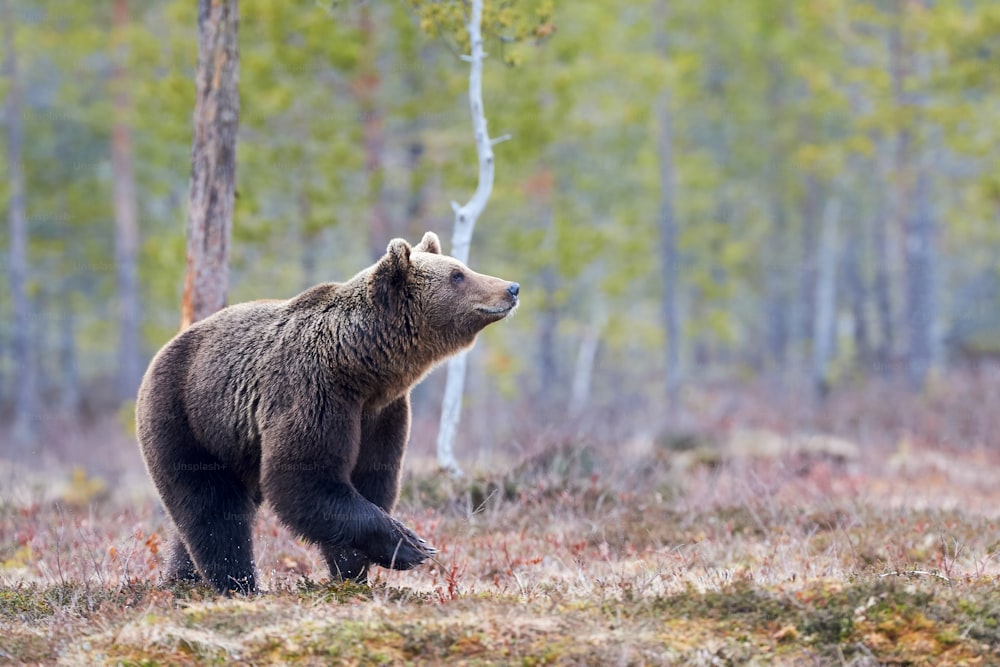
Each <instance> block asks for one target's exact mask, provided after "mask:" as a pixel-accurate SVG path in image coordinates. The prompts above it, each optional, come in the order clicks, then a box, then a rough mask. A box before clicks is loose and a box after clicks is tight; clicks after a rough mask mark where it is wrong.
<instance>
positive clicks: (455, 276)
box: [451, 270, 465, 285]
mask: <svg viewBox="0 0 1000 667" xmlns="http://www.w3.org/2000/svg"><path fill="white" fill-rule="evenodd" d="M464 280H465V274H464V273H462V272H461V271H457V270H456V271H452V272H451V282H452V283H453V284H455V285H459V284H461V283H462V282H463V281H464Z"/></svg>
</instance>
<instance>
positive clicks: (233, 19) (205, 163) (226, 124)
mask: <svg viewBox="0 0 1000 667" xmlns="http://www.w3.org/2000/svg"><path fill="white" fill-rule="evenodd" d="M238 28H239V2H238V0H198V73H197V76H196V80H195V84H196V95H197V98H196V101H195V109H194V146H193V148H192V150H191V184H190V195H189V196H190V206H189V210H188V242H187V274H186V275H185V277H184V300H183V302H182V304H181V328H184V327H187V326H189V325H191V324H192V323H194V322H197V321H198V320H201V319H203V318H205V317H208V316H209V315H211V314H212V313H214V312H215V311H217V310H219V309H220V308H223V307H224V306H225V305H226V298H227V292H228V290H229V243H230V237H231V236H232V226H233V205H234V203H235V193H236V130H237V127H238V125H239V111H240V102H239V94H238V84H239V50H238V48H237V39H236V38H237V31H238Z"/></svg>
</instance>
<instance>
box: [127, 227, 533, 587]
mask: <svg viewBox="0 0 1000 667" xmlns="http://www.w3.org/2000/svg"><path fill="white" fill-rule="evenodd" d="M518 291H519V286H518V284H517V283H512V282H508V281H506V280H501V279H500V278H493V277H491V276H486V275H482V274H479V273H476V272H474V271H472V270H470V269H469V268H468V267H466V266H465V265H464V264H462V263H461V262H459V261H458V260H456V259H454V258H451V257H447V256H445V255H442V254H441V245H440V242H439V241H438V237H437V236H436V235H435V234H433V233H432V232H428V233H427V234H425V235H424V237H423V239H422V240H421V242H420V243H419V244H418V245H417V246H414V247H412V248H411V247H410V245H409V244H408V243H407V242H406V241H404V240H402V239H394V240H393V241H392V242H390V243H389V246H388V249H387V251H386V254H385V255H384V256H383V257H382V258H381V259H380V260H379V261H378V262H377V263H376V264H375V265H374V266H372V267H369V268H368V269H365V270H364V271H361V272H360V273H358V274H357V275H356V276H354V277H353V278H351V279H350V280H349V281H347V282H346V283H325V284H321V285H317V286H315V287H313V288H311V289H308V290H306V291H305V292H303V293H302V294H299V295H298V296H296V297H294V298H291V299H288V300H287V301H255V302H250V303H241V304H237V305H234V306H230V307H228V308H225V309H223V310H221V311H219V312H217V313H215V314H214V315H212V316H211V317H208V318H206V319H204V320H202V321H200V322H197V323H195V324H194V325H192V326H191V327H189V328H187V329H185V330H184V331H182V332H181V333H179V334H178V335H177V336H176V337H174V338H173V340H171V341H170V342H169V343H167V344H166V345H165V346H164V347H163V349H161V350H160V352H159V353H158V354H157V355H156V357H155V358H154V359H153V361H152V362H151V363H150V366H149V369H148V370H147V371H146V375H145V377H144V378H143V381H142V386H141V387H140V388H139V396H138V401H137V405H136V424H137V430H138V437H139V444H140V447H141V449H142V455H143V457H144V459H145V461H146V468H147V470H148V471H149V474H150V476H151V477H152V478H153V482H154V483H155V485H156V488H157V490H158V491H159V493H160V497H161V498H162V499H163V504H164V505H165V506H166V509H167V512H168V514H169V515H170V518H171V519H172V520H173V522H174V524H175V526H176V529H177V530H176V534H175V535H174V537H173V539H172V543H171V547H170V555H169V563H168V565H167V568H168V569H167V573H166V578H167V579H168V580H184V579H187V580H199V579H202V578H203V579H204V580H205V581H207V582H208V583H209V584H211V585H212V586H214V587H215V588H216V589H217V590H219V591H220V592H230V591H241V592H247V593H249V592H253V591H255V590H256V588H257V585H256V580H255V575H254V560H253V543H252V538H251V532H252V528H253V522H254V516H255V513H256V511H257V508H258V506H259V505H260V503H261V502H262V501H264V500H266V501H267V502H268V503H270V505H271V507H272V508H273V509H274V511H275V513H276V514H277V515H278V517H279V518H280V519H281V520H282V521H283V522H284V523H285V524H286V525H288V527H289V528H291V529H292V530H293V531H294V532H295V533H296V534H298V535H300V536H302V537H303V538H305V539H307V540H309V541H311V542H314V543H315V544H317V545H319V547H320V549H321V550H322V552H323V555H324V557H325V558H326V561H327V563H328V565H329V566H330V571H331V575H332V576H334V577H340V578H345V579H346V578H351V579H356V580H361V581H364V580H365V578H366V576H367V570H368V567H369V565H370V564H372V563H375V564H378V565H381V566H382V567H388V568H395V569H398V570H405V569H409V568H412V567H415V566H417V565H419V564H420V563H422V562H423V561H424V560H426V559H427V558H428V557H430V556H432V555H433V554H434V549H433V548H431V547H430V546H428V545H427V544H426V543H425V542H424V540H422V539H420V538H419V537H417V536H416V535H415V534H414V533H413V532H412V531H410V530H409V529H408V528H406V527H405V526H403V525H402V524H401V523H399V522H398V521H396V520H395V519H393V518H392V517H391V516H390V512H392V509H393V506H394V505H395V503H396V498H397V496H398V494H399V478H400V466H401V462H402V458H403V451H404V449H405V448H406V443H407V440H408V438H409V430H410V402H409V396H410V390H411V389H412V387H413V386H414V385H415V384H416V383H417V382H419V381H420V379H421V378H423V377H424V375H426V374H427V373H428V372H429V371H430V370H431V369H432V368H433V367H434V366H435V365H436V364H438V363H440V362H441V361H442V360H444V359H445V358H447V357H449V356H451V355H453V354H455V353H456V352H459V351H461V350H462V349H464V348H468V347H470V346H471V345H472V344H473V342H474V341H475V338H476V334H478V333H479V331H481V330H482V329H483V328H484V327H485V326H487V325H488V324H490V323H492V322H496V321H498V320H501V319H503V318H504V317H506V316H507V315H508V314H509V313H510V312H511V311H512V310H513V309H514V308H515V307H516V306H517V303H518Z"/></svg>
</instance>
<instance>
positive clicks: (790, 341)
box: [0, 0, 1000, 465]
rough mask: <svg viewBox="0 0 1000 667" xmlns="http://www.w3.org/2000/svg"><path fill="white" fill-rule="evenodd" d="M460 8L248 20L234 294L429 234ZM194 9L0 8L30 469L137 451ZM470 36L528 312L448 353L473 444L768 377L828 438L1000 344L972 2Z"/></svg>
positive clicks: (638, 428)
mask: <svg viewBox="0 0 1000 667" xmlns="http://www.w3.org/2000/svg"><path fill="white" fill-rule="evenodd" d="M458 12H460V10H459V9H458V8H457V6H455V5H449V4H447V3H444V4H440V3H409V4H406V3H323V2H317V3H312V4H310V3H306V4H302V5H301V6H295V7H294V8H291V7H287V6H285V5H283V4H282V3H278V2H275V1H273V0H245V1H244V2H243V3H242V6H241V24H240V33H239V40H240V41H239V47H240V57H241V62H240V81H239V86H240V98H241V111H240V128H239V140H238V149H237V192H238V195H237V201H236V209H235V216H234V218H235V222H234V227H233V242H232V277H231V283H230V284H231V291H230V302H231V303H232V302H238V301H243V300H248V299H255V298H265V297H267V298H284V297H288V296H291V295H293V294H295V293H297V292H298V291H300V290H301V289H303V288H305V287H306V286H308V285H311V284H314V283H316V282H320V281H323V280H342V279H345V278H347V277H349V276H350V275H352V274H353V273H354V272H356V271H357V270H359V269H361V268H363V267H364V266H366V265H368V264H369V263H370V262H371V261H373V260H374V258H375V257H377V256H379V255H380V254H381V253H382V252H383V251H384V248H385V245H386V243H387V241H388V239H390V238H392V237H394V236H404V237H406V238H408V239H410V240H411V241H416V240H417V239H419V237H420V235H421V234H422V232H423V231H425V230H428V229H430V230H435V231H437V232H438V233H439V234H441V235H442V237H443V238H444V239H445V240H446V246H447V238H448V236H449V232H450V227H451V208H450V202H451V201H452V200H458V201H464V200H465V199H466V198H467V197H468V194H469V193H471V191H472V190H473V189H474V186H475V179H476V169H475V146H474V143H473V141H472V139H471V132H470V127H469V120H468V109H467V104H466V102H465V94H466V86H467V67H468V65H467V63H465V62H463V61H462V60H461V59H460V58H459V54H460V53H462V52H463V49H465V48H467V45H466V44H465V43H464V42H463V39H465V37H464V33H463V32H462V31H461V30H456V29H455V27H454V26H456V25H459V24H460V21H461V16H460V15H459V13H458ZM195 24H196V16H195V8H194V7H193V6H192V4H191V3H188V2H155V3H154V2H143V1H138V0H133V1H131V2H126V1H125V0H117V2H115V3H111V4H108V5H103V4H97V5H90V4H85V3H70V2H61V1H56V0H53V1H51V2H44V3H37V4H36V3H20V2H9V3H8V4H7V7H6V14H5V16H4V29H5V32H4V38H5V51H4V57H5V63H6V73H7V76H5V77H4V78H3V81H2V84H0V85H2V86H3V95H4V100H5V110H6V113H5V117H4V118H5V120H4V132H3V141H4V142H5V143H6V144H7V148H8V149H9V148H10V147H11V146H14V145H16V146H18V147H19V151H18V152H19V155H20V165H19V166H14V165H13V162H12V160H13V157H12V156H13V155H14V151H12V150H8V151H7V153H6V154H7V155H8V160H5V161H3V163H2V164H0V169H2V170H3V171H0V200H2V201H3V202H4V204H5V206H4V208H5V209H6V210H10V211H11V212H12V213H13V210H14V206H13V203H14V202H13V198H12V197H11V193H12V188H11V187H10V184H11V183H12V182H13V179H14V175H15V173H16V172H20V173H22V174H23V183H24V199H23V204H24V221H23V224H21V225H20V229H22V230H24V233H21V232H18V231H17V229H18V227H17V225H16V224H15V216H14V215H12V216H11V222H10V224H9V225H7V226H5V227H4V228H3V229H2V231H0V244H2V245H3V246H4V248H5V249H6V250H7V254H6V257H5V267H4V272H3V273H4V275H5V278H9V279H10V280H11V281H12V283H13V282H14V281H16V280H21V281H22V283H23V285H24V292H25V294H26V296H27V308H22V309H20V311H19V310H18V308H17V306H16V303H14V302H15V301H16V299H9V298H4V299H3V301H2V302H0V351H2V355H0V416H2V422H3V424H4V429H5V430H4V433H5V436H4V440H5V442H12V443H13V442H20V443H21V444H20V445H19V447H20V448H21V450H22V452H24V453H27V452H29V451H30V452H32V453H34V454H39V455H41V456H42V457H44V456H45V455H46V450H47V448H48V449H51V450H52V451H54V452H57V453H58V452H60V451H63V450H66V449H68V450H70V451H73V450H77V449H78V447H77V446H76V445H74V444H73V442H75V441H74V438H75V437H77V436H78V435H79V434H81V433H85V432H87V429H92V428H96V427H95V426H94V425H95V424H103V426H102V427H101V428H103V429H105V430H106V429H112V430H114V429H117V430H120V431H122V432H124V433H128V429H129V428H130V421H131V416H130V415H131V406H132V401H133V397H134V392H135V388H136V387H137V384H138V381H139V377H140V376H141V372H142V370H143V369H144V368H145V365H146V364H147V363H148V360H149V359H150V358H151V356H152V354H153V353H154V352H155V351H156V350H157V349H158V347H159V346H160V345H162V344H163V343H164V342H165V341H166V340H168V339H169V338H170V337H171V336H172V335H173V334H174V333H175V332H176V331H177V328H178V321H179V315H178V308H179V302H180V294H181V289H182V277H183V273H184V262H185V254H184V243H185V219H186V213H185V211H186V203H187V189H188V179H189V176H190V152H191V113H192V109H193V104H194V86H193V77H194V70H195V62H196V54H197V35H196V32H195V30H194V29H193V26H194V25H195ZM484 31H485V34H486V39H487V42H486V49H487V51H488V52H489V54H490V58H488V59H487V65H486V70H485V75H484V81H485V84H484V88H485V107H486V113H487V117H488V119H489V123H490V130H491V133H492V134H493V135H494V136H497V135H503V134H509V135H510V137H511V138H510V140H509V141H506V142H504V143H502V144H499V145H497V146H496V148H495V152H496V164H497V171H496V185H495V189H494V191H493V196H492V199H491V201H490V203H489V205H488V207H487V210H486V213H485V214H484V217H483V219H482V221H481V223H480V225H479V227H478V229H477V235H476V238H475V241H474V244H473V251H472V259H471V262H470V263H471V264H472V266H473V267H474V268H477V269H479V270H481V271H484V272H487V273H491V274H494V275H501V276H504V277H506V278H509V279H512V280H517V281H518V282H520V283H521V285H522V286H523V305H522V306H521V308H520V309H519V311H518V314H517V316H516V317H515V318H514V319H512V320H511V321H509V322H506V323H504V324H503V325H501V326H497V327H493V328H491V330H489V331H487V332H486V333H485V334H484V335H483V336H482V340H481V342H480V344H479V345H478V347H477V349H476V350H475V352H474V353H473V355H472V357H471V363H470V371H469V372H470V379H469V383H468V384H467V393H466V399H465V404H466V408H465V418H464V420H463V424H462V427H461V429H462V430H461V434H460V438H459V445H458V448H459V457H460V459H464V460H465V462H467V463H469V464H472V463H477V462H478V464H486V463H487V462H489V461H490V460H492V459H493V458H496V457H508V458H510V457H513V458H516V457H517V456H519V455H523V454H524V453H525V452H527V451H531V450H532V448H533V447H535V446H536V445H537V444H538V441H539V440H544V439H549V440H551V439H552V438H553V437H559V435H558V434H564V433H568V432H574V433H576V432H586V433H588V434H589V435H590V436H591V437H593V438H596V439H602V440H607V441H612V440H614V439H620V438H623V437H631V436H634V435H635V434H636V433H647V434H654V435H655V434H657V433H660V432H662V431H663V430H664V429H673V430H677V429H683V428H687V427H697V426H705V425H706V424H708V425H709V426H713V427H720V428H725V427H726V425H727V424H728V423H730V421H731V419H732V415H733V413H734V412H739V411H740V408H739V407H738V405H739V404H740V400H741V399H740V398H739V397H744V398H747V397H750V398H752V397H754V396H760V390H761V389H763V390H765V391H766V393H767V395H768V396H769V397H770V398H771V399H772V401H771V403H772V405H771V406H770V409H771V410H772V411H774V412H777V413H783V414H787V413H788V412H789V411H800V412H802V413H803V414H807V415H810V417H808V418H807V419H806V423H804V424H800V425H799V426H798V428H807V429H814V430H815V429H820V428H821V427H823V426H824V424H823V423H822V415H824V414H828V413H829V410H830V402H831V401H834V402H835V401H837V400H841V401H843V400H851V401H854V404H855V405H856V406H857V407H858V409H862V410H863V409H864V408H865V405H864V404H865V401H863V400H862V401H858V400H857V398H856V397H857V396H859V395H870V394H864V392H866V391H867V392H871V391H876V390H873V389H872V388H873V387H875V388H877V392H879V393H877V395H878V396H880V397H883V398H880V399H879V400H878V401H877V403H878V404H879V405H883V406H884V405H885V402H886V401H892V402H894V403H896V404H897V405H899V406H906V405H923V404H921V403H919V401H920V400H927V397H928V396H930V397H931V398H933V397H934V396H936V395H940V394H941V393H948V392H950V391H951V390H950V389H949V387H950V386H951V384H949V383H951V382H958V381H959V380H957V379H956V378H968V377H970V374H971V376H972V377H980V376H981V375H982V373H985V372H987V371H988V369H989V367H990V360H991V359H992V358H993V357H995V356H996V355H997V354H998V353H1000V262H998V259H997V257H998V256H1000V224H998V221H1000V152H998V150H997V147H998V142H1000V122H998V121H1000V112H998V102H1000V99H998V91H997V83H998V76H1000V75H998V70H997V68H996V62H997V58H1000V7H998V6H997V5H995V3H991V2H988V1H986V0H980V1H965V0H963V1H959V0H952V1H940V2H934V3H929V2H922V1H918V0H887V1H876V2H871V1H866V2H862V1H848V0H810V1H809V2H796V3H787V2H781V1H779V0H748V1H747V2H738V3H737V2H727V1H724V0H709V1H704V2H703V1H693V0H692V1H688V0H680V1H674V2H669V3H668V2H659V1H657V2H652V3H627V4H624V5H621V4H618V3H581V4H580V5H579V6H574V7H572V8H564V9H561V10H560V11H558V12H557V11H556V10H555V7H554V6H553V3H551V2H545V1H538V2H522V3H518V4H516V5H507V4H497V5H488V7H487V14H486V17H485V20H484ZM12 91H19V93H18V94H17V95H16V98H17V100H16V101H17V104H16V105H15V104H13V103H12V100H14V99H15V96H14V95H12V94H11V93H12ZM15 107H16V109H15V110H16V111H17V112H18V116H19V119H18V120H15V119H14V117H13V116H12V113H13V111H12V109H14V108H15ZM130 200H131V202H132V203H131V204H130V203H129V201H130ZM18 272H20V274H19V275H20V278H19V277H18ZM4 293H5V295H8V294H10V292H9V291H8V290H7V289H5V290H4ZM441 375H442V374H435V375H433V376H432V377H431V378H430V379H429V380H428V381H427V382H425V383H424V385H423V386H421V387H420V388H418V390H417V392H416V395H415V414H416V416H417V422H416V424H415V432H414V447H415V451H416V452H417V453H420V452H421V451H422V452H425V453H429V452H430V451H431V450H432V446H433V445H432V441H433V437H434V434H435V428H436V421H437V413H436V411H437V410H438V404H439V402H440V395H441V392H442V385H443V378H442V377H441ZM976 386H977V387H979V385H976ZM859 392H861V393H859ZM852 397H854V398H852ZM915 401H916V403H914V402H915ZM869 407H870V406H869ZM665 408H669V409H665ZM901 409H902V407H901ZM567 417H571V419H567ZM918 418H919V417H917V416H915V417H913V419H918ZM755 419H758V420H759V421H763V422H767V421H768V419H771V417H767V416H760V415H757V417H755ZM810 420H811V421H810ZM817 420H819V421H817ZM108 424H113V426H108ZM864 424H865V422H864V420H863V419H862V420H859V419H856V418H851V419H846V420H844V423H840V424H839V426H840V427H845V425H846V427H847V428H848V430H850V431H852V432H850V433H847V434H846V435H849V436H850V437H851V438H853V439H859V440H864V439H865V437H864V436H865V434H864V433H863V432H862V431H863V430H864ZM772 426H773V424H772ZM825 426H827V427H830V426H831V425H830V424H826V425H825ZM904 426H905V424H904ZM970 428H971V431H970ZM100 432H102V433H103V432H105V431H100ZM944 432H946V437H945V438H944V439H945V440H946V441H947V443H948V444H952V445H956V446H964V447H971V446H974V445H982V444H988V445H995V444H996V442H995V439H996V436H995V432H991V430H990V429H986V428H983V427H982V425H981V424H980V426H979V427H976V424H973V425H972V426H971V427H969V426H968V425H967V424H966V425H961V426H958V427H955V428H954V429H951V430H948V429H947V428H945V429H944ZM898 435H899V431H898V430H895V431H892V436H891V437H896V436H898ZM8 436H9V438H8ZM60 442H61V443H62V444H61V445H60V444H59V443H60ZM98 465H99V464H98Z"/></svg>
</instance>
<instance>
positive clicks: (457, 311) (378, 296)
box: [369, 232, 520, 354]
mask: <svg viewBox="0 0 1000 667" xmlns="http://www.w3.org/2000/svg"><path fill="white" fill-rule="evenodd" d="M369 289H370V291H371V296H372V300H373V302H374V304H375V305H376V307H377V308H379V309H382V310H383V312H385V314H386V315H387V316H388V318H389V319H390V320H395V321H397V322H400V323H401V324H403V325H404V326H412V327H414V328H415V329H416V331H415V333H416V335H418V336H420V337H421V338H424V339H425V342H431V341H433V343H435V347H438V346H440V348H439V349H440V350H441V352H443V353H446V354H450V353H453V352H456V351H458V350H459V349H461V348H463V347H467V346H468V345H470V344H472V342H473V341H474V340H475V337H476V334H478V333H479V332H480V331H481V330H482V329H483V328H484V327H486V326H487V325H489V324H491V323H493V322H496V321H498V320H502V319H503V318H505V317H506V316H507V315H509V314H510V313H511V312H512V311H513V310H514V309H515V308H516V307H517V303H518V292H519V291H520V286H519V285H518V284H517V283H512V282H509V281H507V280H502V279H500V278H494V277H493V276H487V275H483V274H481V273H476V272H475V271H473V270H472V269H470V268H469V267H467V266H466V265H465V264H463V263H462V262H460V261H458V260H457V259H455V258H454V257H448V256H447V255H443V254H442V253H441V242H440V241H439V240H438V237H437V235H436V234H435V233H434V232H427V233H426V234H424V238H423V239H422V240H421V241H420V243H418V244H417V245H415V246H412V247H411V246H410V244H409V243H407V242H406V241H404V240H403V239H393V240H392V241H390V242H389V247H388V248H387V249H386V254H385V255H384V256H383V257H382V258H381V259H380V260H379V261H378V263H377V264H376V265H375V266H374V267H372V272H371V274H370V282H369Z"/></svg>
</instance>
